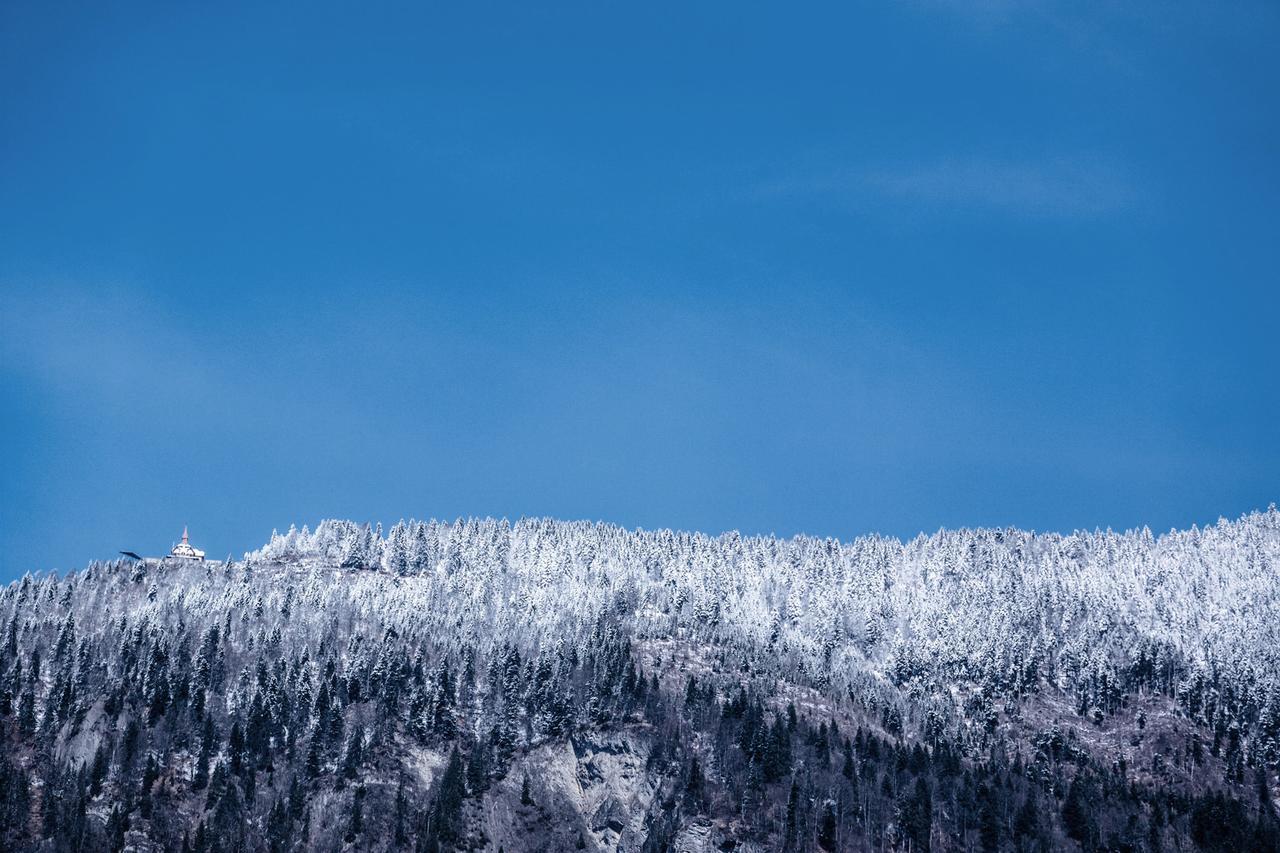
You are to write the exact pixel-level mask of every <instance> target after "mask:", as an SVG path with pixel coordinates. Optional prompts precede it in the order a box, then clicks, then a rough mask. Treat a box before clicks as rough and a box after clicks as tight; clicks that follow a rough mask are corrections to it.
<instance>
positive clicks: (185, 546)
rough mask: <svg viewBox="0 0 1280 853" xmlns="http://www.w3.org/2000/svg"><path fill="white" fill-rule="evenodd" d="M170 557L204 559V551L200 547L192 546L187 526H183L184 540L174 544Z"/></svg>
mask: <svg viewBox="0 0 1280 853" xmlns="http://www.w3.org/2000/svg"><path fill="white" fill-rule="evenodd" d="M169 556H170V557H178V558H180V559H183V560H203V559H204V551H201V550H200V549H199V548H193V547H191V543H190V542H189V541H188V539H187V527H186V525H183V526H182V541H181V542H179V543H178V544H177V545H174V546H173V550H172V551H170V552H169Z"/></svg>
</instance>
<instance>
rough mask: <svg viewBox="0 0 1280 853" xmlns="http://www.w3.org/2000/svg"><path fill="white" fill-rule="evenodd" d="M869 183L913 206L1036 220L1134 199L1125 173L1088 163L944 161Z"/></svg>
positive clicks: (880, 174)
mask: <svg viewBox="0 0 1280 853" xmlns="http://www.w3.org/2000/svg"><path fill="white" fill-rule="evenodd" d="M865 181H866V183H867V185H868V186H870V187H872V188H874V189H877V190H879V191H881V192H883V193H885V194H888V195H891V196H894V197H897V198H901V199H905V200H909V201H915V202H921V203H925V204H931V205H945V206H952V207H961V206H963V207H975V206H976V207H987V208H995V209H999V210H1007V211H1010V212H1015V213H1023V214H1034V215H1038V216H1072V217H1081V216H1085V217H1087V216H1098V215H1101V214H1106V213H1110V212H1112V211H1116V210H1119V209H1122V208H1125V207H1127V206H1129V205H1130V204H1131V203H1132V202H1133V197H1134V194H1133V190H1132V189H1131V187H1130V184H1129V181H1128V179H1127V177H1126V176H1125V175H1124V174H1123V173H1121V172H1120V171H1119V170H1117V169H1116V168H1114V167H1111V166H1109V165H1106V164H1103V163H1100V162H1097V161H1092V160H1085V159H1063V160H1053V161H1048V162H1039V163H1037V162H1002V161H998V160H981V159H969V160H941V161H938V162H935V163H926V164H923V165H912V166H905V167H903V166H899V167H892V168H886V169H879V170H875V171H872V172H870V173H868V174H867V175H866V176H865Z"/></svg>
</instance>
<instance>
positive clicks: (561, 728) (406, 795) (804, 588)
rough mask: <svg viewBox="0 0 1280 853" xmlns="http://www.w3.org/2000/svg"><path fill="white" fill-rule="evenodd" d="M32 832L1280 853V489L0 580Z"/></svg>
mask: <svg viewBox="0 0 1280 853" xmlns="http://www.w3.org/2000/svg"><path fill="white" fill-rule="evenodd" d="M0 620H3V621H2V622H0V627H2V630H3V636H0V738H2V739H3V744H2V746H3V753H2V754H0V846H3V849H6V850H7V849H13V850H27V849H32V850H37V849H48V850H121V849H126V848H129V849H138V850H182V849H187V850H201V851H212V850H271V851H281V850H303V849H319V850H339V849H360V850H366V849H367V850H411V849H417V850H436V849H486V850H505V851H510V853H515V851H521V850H572V849H586V850H614V849H621V850H646V851H661V850H712V849H720V850H792V851H808V850H819V849H821V850H863V849H878V850H884V849H890V848H894V849H917V850H918V849H921V848H924V849H926V850H927V849H936V850H986V851H996V850H1001V851H1013V850H1033V849H1036V850H1043V849H1053V848H1067V849H1074V848H1082V849H1085V850H1098V849H1130V850H1143V849H1150V850H1163V849H1166V848H1167V849H1170V850H1174V849H1182V850H1190V849H1204V850H1217V849H1221V850H1227V849H1251V850H1253V849H1256V850H1276V849H1277V844H1278V841H1277V839H1278V837H1280V835H1278V827H1277V821H1276V817H1275V809H1274V804H1273V799H1272V795H1273V793H1274V785H1275V782H1276V776H1275V773H1276V770H1277V761H1278V760H1280V643H1277V634H1278V632H1280V627H1278V626H1280V513H1277V511H1276V510H1275V508H1274V507H1273V508H1271V509H1270V510H1268V511H1267V512H1263V513H1254V514H1251V515H1248V516H1245V517H1244V518H1241V519H1240V520H1238V521H1233V522H1227V521H1223V522H1220V523H1219V524H1217V525H1214V526H1212V527H1209V528H1205V529H1202V530H1201V529H1194V528H1193V529H1192V530H1189V531H1183V532H1173V533H1169V534H1166V535H1163V536H1160V537H1158V538H1157V537H1153V536H1152V535H1151V534H1150V532H1149V531H1145V530H1144V531H1139V532H1129V533H1124V534H1117V533H1112V532H1110V531H1108V532H1095V533H1076V534H1072V535H1070V536H1060V535H1056V534H1033V533H1028V532H1024V531H1019V530H962V531H950V532H940V533H938V534H935V535H933V536H929V537H923V536H922V537H919V538H917V539H915V540H913V541H911V542H908V543H902V542H899V541H897V540H894V539H886V538H881V537H866V538H862V539H858V540H855V541H853V542H848V543H841V542H837V541H835V540H830V539H826V540H822V539H812V538H803V537H797V538H794V539H790V540H779V539H774V538H744V537H741V536H739V535H737V534H726V535H723V536H719V537H708V536H703V535H698V534H684V533H673V532H670V531H657V532H643V531H635V532H631V531H626V530H622V529H620V528H617V527H613V526H609V525H602V524H590V523H581V522H574V523H564V522H556V521H549V520H522V521H520V522H518V523H516V524H508V523H507V522H505V521H494V520H467V521H459V522H456V523H452V524H449V523H440V522H435V521H431V522H425V523H419V522H402V523H399V524H397V525H395V526H394V527H393V528H391V529H390V530H389V531H388V532H387V534H386V536H385V537H384V536H383V533H382V531H381V530H380V529H376V528H371V527H368V526H363V525H357V524H353V523H351V522H344V521H326V522H323V523H321V524H320V525H319V526H317V528H316V529H315V530H314V531H310V530H308V529H306V528H303V529H302V530H301V531H298V530H290V531H289V532H288V533H286V534H284V535H273V536H272V538H271V541H270V542H269V543H268V544H267V545H266V546H264V547H263V548H262V549H260V550H259V551H256V552H254V553H251V554H247V555H245V558H244V559H243V560H241V561H236V562H234V563H230V564H221V563H205V564H197V563H190V562H174V561H164V562H143V563H127V562H114V563H105V564H94V565H91V566H90V567H89V568H88V569H86V570H84V571H82V572H77V573H73V574H70V575H68V576H67V577H65V578H58V577H54V576H44V577H26V578H23V579H22V580H21V581H18V582H15V583H13V584H11V585H10V586H9V587H8V588H6V589H5V590H4V591H3V592H2V593H0Z"/></svg>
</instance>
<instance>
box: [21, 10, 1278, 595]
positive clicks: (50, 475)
mask: <svg viewBox="0 0 1280 853" xmlns="http://www.w3.org/2000/svg"><path fill="white" fill-rule="evenodd" d="M454 5H455V6H458V7H465V10H464V9H462V8H453V9H436V8H427V4H405V5H404V6H399V7H397V6H390V5H381V4H378V5H377V8H376V9H368V8H363V9H359V10H358V9H357V8H356V5H355V4H350V5H348V4H335V5H326V4H323V3H320V4H310V5H309V6H308V8H306V9H305V10H303V9H302V7H298V6H294V5H289V6H280V7H276V6H271V7H269V8H268V6H269V4H247V5H246V6H245V7H242V8H239V9H233V4H219V6H218V7H217V8H216V9H215V8H214V7H210V6H207V5H197V4H156V5H154V6H146V5H140V4H96V5H86V6H84V7H73V6H64V5H61V4H57V3H47V2H42V3H30V4H28V3H23V2H10V3H5V4H4V5H3V6H2V7H0V198H2V199H3V203H0V440H2V442H3V443H2V444H0V448H2V450H0V452H2V453H3V472H4V473H3V477H2V478H0V578H11V577H16V576H18V575H20V574H21V573H22V572H24V571H27V570H36V569H47V568H53V567H58V568H63V569H65V568H74V567H78V566H81V565H83V564H84V563H85V562H86V561H88V560H89V559H91V558H95V557H104V556H108V555H110V554H112V553H113V552H114V551H116V550H117V549H120V548H130V549H134V550H139V551H143V552H149V553H150V552H156V551H157V550H159V549H164V548H167V547H168V546H169V544H170V543H171V542H172V541H173V539H174V538H175V537H176V535H177V534H178V532H179V531H180V530H181V527H182V525H183V524H184V523H189V524H190V525H191V527H192V532H193V539H194V541H195V542H196V544H197V545H199V546H202V547H205V548H207V549H208V550H209V551H210V553H211V554H215V555H219V556H221V555H224V554H228V553H232V554H237V555H238V554H240V553H241V552H243V551H244V550H246V549H249V548H253V547H256V546H257V545H258V544H260V543H261V542H262V541H264V540H265V539H266V537H267V536H268V535H269V534H270V532H271V529H272V528H273V527H280V528H284V527H287V526H288V524H289V523H291V522H297V523H299V524H301V523H303V522H309V523H314V522H315V521H317V520H319V519H320V518H322V517H326V516H341V517H350V518H356V519H360V520H382V521H383V522H386V523H391V522H394V521H395V520H396V519H398V518H401V517H409V516H417V517H430V516H435V517H443V518H454V517H457V516H466V515H495V516H507V517H511V518H516V517H519V516H521V515H553V516H558V517H562V518H592V519H597V518H598V519H604V520H608V521H613V522H617V523H620V524H622V525H625V526H628V527H631V526H645V527H677V528H695V529H701V530H707V531H713V532H715V531H720V530H724V529H730V528H737V529H740V530H742V531H744V532H748V533H767V532H777V533H779V534H783V535H790V534H793V533H797V532H808V533H813V534H819V535H836V536H840V537H842V538H843V537H852V536H854V535H857V534H860V533H864V532H870V531H880V532H884V533H890V534H894V535H899V536H911V535H914V534H915V533H916V532H917V531H920V530H925V531H932V530H934V529H937V528H938V527H941V526H962V525H967V526H976V525H1017V526H1023V527H1032V528H1036V529H1041V530H1043V529H1060V530H1070V529H1073V528H1093V527H1097V526H1102V527H1106V526H1113V527H1116V528H1124V527H1133V526H1141V525H1143V524H1147V525H1150V526H1151V527H1152V528H1153V529H1155V530H1157V531H1159V530H1165V529H1168V528H1170V527H1173V526H1179V527H1183V526H1188V525H1190V524H1192V523H1201V524H1203V523H1206V522H1212V521H1214V520H1216V519H1217V518H1218V517H1219V516H1223V515H1225V516H1235V515H1238V514H1240V513H1241V512H1244V511H1247V510H1250V509H1253V508H1259V507H1265V506H1266V505H1267V504H1268V503H1269V502H1271V501H1273V500H1276V499H1277V493H1278V492H1280V489H1278V488H1277V484H1278V483H1280V442H1277V441H1276V435H1277V428H1276V424H1277V418H1278V416H1280V399H1278V396H1280V395H1278V393H1277V392H1278V391H1280V379H1278V378H1277V368H1276V344H1275V341H1276V339H1277V334H1276V323H1277V320H1276V318H1277V316H1280V295H1278V294H1277V264H1278V262H1280V239H1278V238H1280V234H1277V223H1278V222H1280V100H1277V99H1276V97H1275V92H1276V91H1277V90H1278V88H1280V53H1278V52H1277V51H1275V50H1274V45H1275V44H1276V43H1277V41H1280V10H1278V9H1277V7H1276V6H1275V5H1274V4H1268V3H1196V4H1177V3H1175V4H1156V3H1146V2H1137V3H1132V4H1110V3H1090V2H1085V3H1075V2H1073V3H1052V2H1015V1H1014V0H1008V1H1007V2H1002V0H989V1H988V2H974V3H960V2H955V3H951V2H930V1H929V0H914V1H913V0H906V2H886V3H855V4H835V5H833V6H818V5H815V6H797V5H795V4H785V8H784V6H783V5H782V4H779V5H778V6H773V7H770V6H764V5H757V4H742V3H733V4H724V5H716V4H687V3H684V4H669V5H668V4H658V3H646V4H616V3H598V2H593V3H585V4H568V5H559V4H557V5H556V8H555V9H554V10H549V11H548V10H537V9H532V8H529V7H530V6H536V5H547V4H512V5H510V6H508V5H492V4H454Z"/></svg>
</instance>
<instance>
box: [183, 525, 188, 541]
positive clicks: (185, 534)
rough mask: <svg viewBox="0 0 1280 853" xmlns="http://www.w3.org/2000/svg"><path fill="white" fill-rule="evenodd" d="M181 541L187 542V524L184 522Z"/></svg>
mask: <svg viewBox="0 0 1280 853" xmlns="http://www.w3.org/2000/svg"><path fill="white" fill-rule="evenodd" d="M182 541H183V542H184V543H186V544H189V543H187V526H186V525H185V524H184V525H182Z"/></svg>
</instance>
